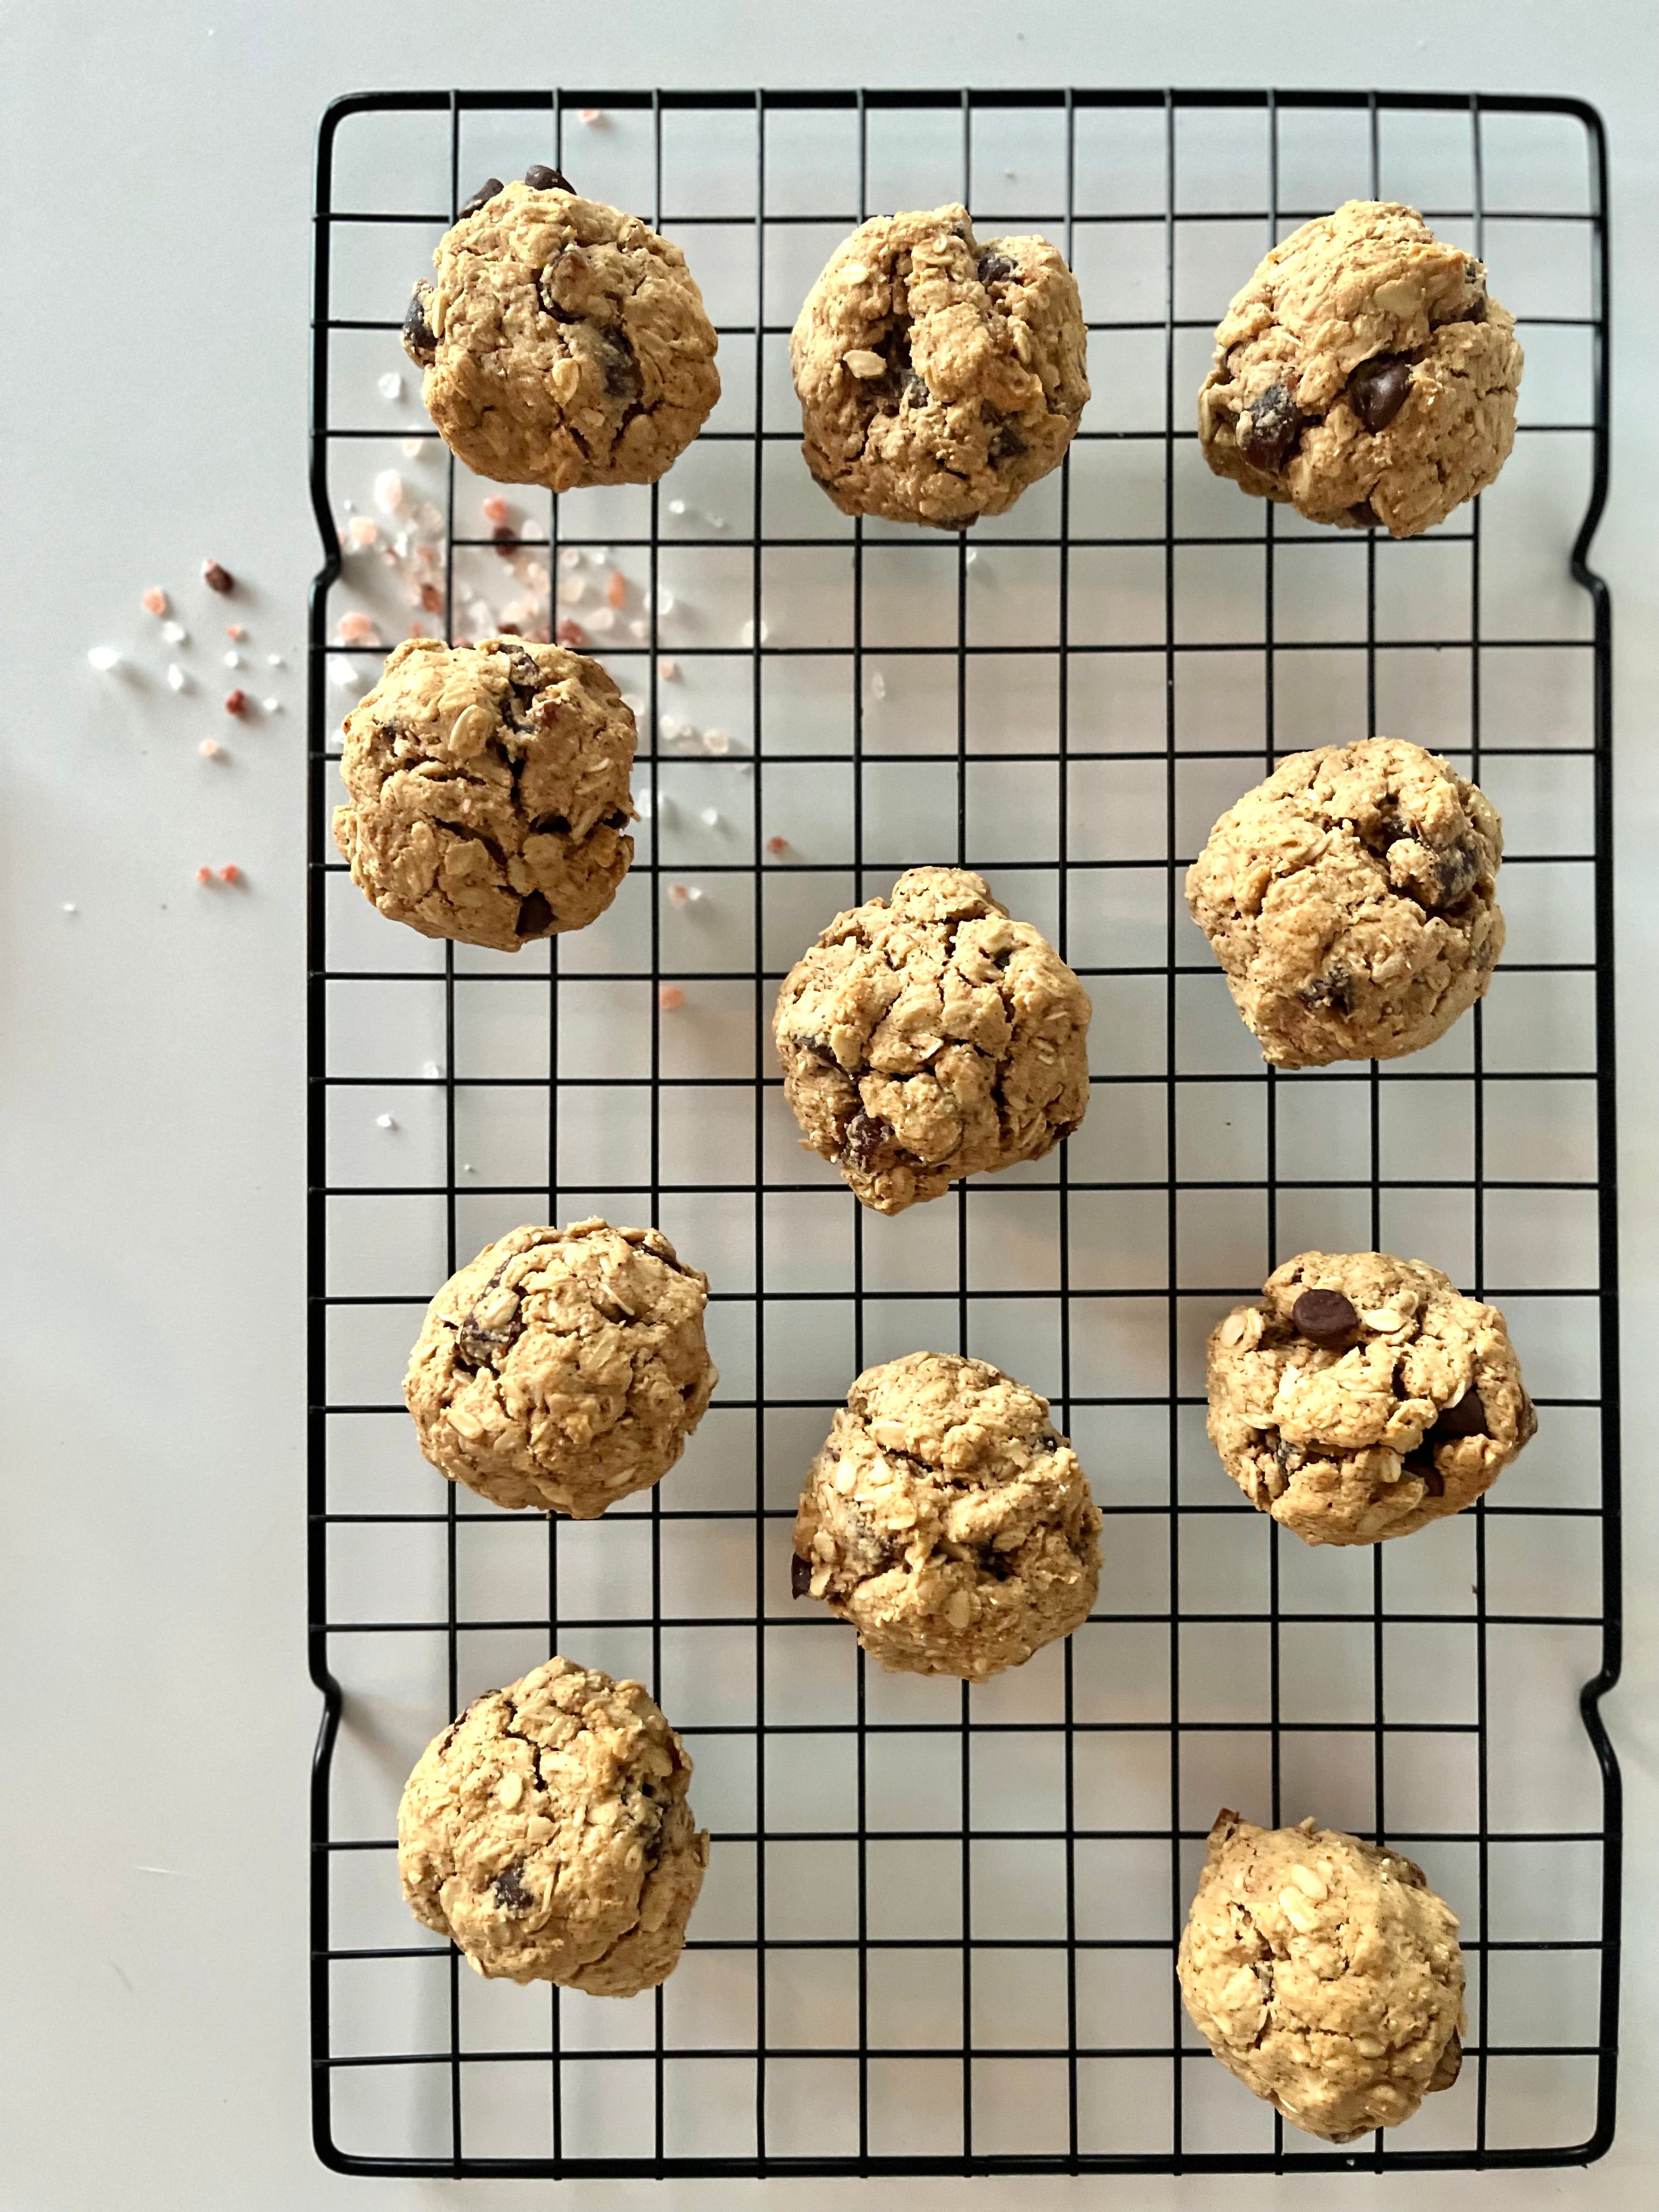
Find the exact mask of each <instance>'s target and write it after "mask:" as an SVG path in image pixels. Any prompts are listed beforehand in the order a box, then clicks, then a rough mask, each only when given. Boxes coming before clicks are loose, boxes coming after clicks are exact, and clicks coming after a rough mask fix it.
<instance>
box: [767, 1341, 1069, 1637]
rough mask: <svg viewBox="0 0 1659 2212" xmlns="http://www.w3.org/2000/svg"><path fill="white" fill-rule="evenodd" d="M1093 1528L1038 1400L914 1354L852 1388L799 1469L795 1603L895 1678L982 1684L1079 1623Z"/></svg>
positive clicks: (980, 1367)
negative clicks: (836, 1618)
mask: <svg viewBox="0 0 1659 2212" xmlns="http://www.w3.org/2000/svg"><path fill="white" fill-rule="evenodd" d="M1100 1525H1101V1524H1100V1514H1099V1511H1098V1510H1097V1507H1096V1505H1095V1503H1094V1500H1093V1499H1092V1498H1091V1497H1090V1495H1089V1485H1088V1482H1087V1480H1085V1476H1084V1473H1083V1470H1082V1468H1080V1467H1079V1465H1078V1462H1077V1455H1076V1454H1075V1453H1074V1452H1073V1449H1072V1447H1071V1445H1070V1444H1069V1443H1067V1442H1066V1438H1065V1437H1062V1436H1060V1435H1058V1434H1057V1433H1056V1431H1055V1429H1054V1423H1053V1422H1052V1421H1051V1420H1050V1419H1049V1418H1048V1400H1047V1399H1046V1398H1039V1397H1038V1395H1037V1394H1036V1391H1035V1390H1028V1389H1026V1388H1025V1386H1024V1383H1016V1382H1015V1381H1014V1380H1013V1379H1012V1376H1007V1375H1004V1374H1003V1373H1002V1372H1001V1371H1000V1370H999V1369H997V1368H995V1367H992V1366H988V1365H987V1364H986V1362H985V1361H984V1360H982V1359H961V1358H957V1357H956V1356H955V1355H954V1354H953V1353H951V1352H909V1353H908V1354H907V1355H906V1357H905V1358H902V1359H892V1360H889V1361H888V1362H887V1364H886V1365H885V1366H882V1367H872V1368H869V1369H867V1370H866V1371H865V1373H864V1374H862V1375H860V1376H859V1379H858V1381H857V1382H856V1383H854V1385H853V1387H852V1389H850V1390H849V1391H848V1394H847V1403H846V1405H845V1406H844V1407H842V1409H841V1410H840V1411H839V1412H838V1413H836V1418H835V1421H834V1424H833V1425H832V1426H831V1428H830V1431H829V1437H828V1438H827V1439H826V1440H825V1443H824V1445H823V1449H822V1451H820V1452H819V1454H818V1455H817V1458H816V1459H815V1460H814V1461H813V1462H812V1465H811V1468H810V1469H809V1470H808V1472H807V1476H806V1484H805V1489H804V1490H803V1491H802V1492H801V1501H800V1510H799V1513H798V1514H797V1516H796V1517H795V1553H794V1560H793V1567H792V1575H793V1589H794V1594H795V1595H796V1596H797V1597H807V1596H811V1597H820V1598H823V1599H824V1600H825V1601H826V1602H827V1603H828V1604H829V1608H830V1610H831V1612H832V1613H838V1614H840V1616H841V1617H842V1620H850V1621H851V1622H852V1624H853V1626H854V1628H855V1629H856V1630H857V1631H858V1638H859V1642H860V1644H862V1645H863V1646H864V1648H865V1650H866V1651H867V1652H868V1653H869V1654H870V1656H872V1658H874V1659H878V1660H879V1661H880V1662H881V1663H882V1665H883V1666H884V1667H886V1668H890V1669H891V1670H892V1671H893V1672H895V1673H899V1674H956V1675H959V1676H960V1677H962V1678H963V1680H968V1681H982V1680H984V1679H985V1677H986V1676H987V1675H990V1674H1000V1673H1001V1672H1002V1670H1003V1668H1005V1667H1018V1666H1021V1665H1023V1664H1024V1662H1025V1661H1026V1660H1027V1659H1029V1658H1030V1656H1031V1654H1032V1653H1033V1652H1034V1651H1036V1650H1041V1648H1042V1645H1043V1644H1052V1643H1053V1642H1054V1638H1056V1637H1060V1636H1069V1635H1070V1634H1071V1632H1072V1631H1073V1629H1074V1628H1076V1627H1077V1626H1079V1623H1080V1622H1082V1621H1084V1620H1087V1618H1088V1615H1089V1608H1090V1607H1091V1605H1093V1603H1094V1601H1095V1591H1096V1589H1097V1586H1098V1584H1099V1581H1100Z"/></svg>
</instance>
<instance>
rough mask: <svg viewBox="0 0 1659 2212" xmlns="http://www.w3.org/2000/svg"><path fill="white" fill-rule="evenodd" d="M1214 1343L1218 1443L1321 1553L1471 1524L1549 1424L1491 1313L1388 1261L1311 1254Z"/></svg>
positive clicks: (1258, 1500) (1435, 1279)
mask: <svg viewBox="0 0 1659 2212" xmlns="http://www.w3.org/2000/svg"><path fill="white" fill-rule="evenodd" d="M1261 1297H1262V1303H1261V1304H1260V1305H1245V1306H1235V1307H1234V1309H1233V1310H1232V1312H1231V1313H1230V1314H1229V1315H1228V1316H1226V1318H1225V1321H1223V1322H1221V1323H1220V1324H1219V1326H1218V1328H1215V1329H1214V1330H1213V1331H1212V1334H1211V1337H1210V1348H1209V1395H1210V1416H1209V1430H1210V1441H1211V1443H1213V1444H1214V1446H1215V1448H1216V1449H1217V1451H1218V1452H1219V1453H1220V1455H1221V1461H1222V1464H1223V1466H1224V1467H1225V1468H1226V1470H1227V1472H1228V1474H1230V1475H1231V1477H1232V1479H1233V1480H1234V1481H1235V1482H1236V1483H1237V1485H1238V1486H1239V1488H1240V1489H1241V1490H1242V1491H1243V1492H1244V1495H1245V1496H1246V1497H1247V1498H1249V1500H1250V1503H1251V1504H1253V1505H1254V1506H1255V1508H1256V1510H1258V1512H1263V1513H1271V1514H1272V1515H1273V1518H1274V1520H1275V1521H1280V1522H1283V1523H1284V1525H1285V1528H1291V1529H1293V1530H1294V1531H1295V1532H1296V1534H1297V1535H1298V1536H1300V1537H1302V1538H1304V1540H1305V1541H1307V1542H1308V1543H1310V1544H1375V1543H1377V1542H1380V1541H1381V1540H1382V1539H1383V1537H1385V1536H1407V1535H1409V1534H1411V1532H1412V1530H1413V1528H1422V1527H1423V1525H1424V1523H1425V1522H1429V1521H1438V1520H1440V1519H1442V1518H1443V1516H1445V1515H1446V1514H1448V1513H1461V1512H1462V1510H1463V1508H1464V1507H1465V1506H1466V1505H1472V1504H1474V1500H1475V1499H1476V1498H1479V1497H1480V1493H1481V1492H1482V1491H1483V1490H1486V1489H1488V1488H1489V1487H1490V1486H1491V1485H1492V1483H1494V1482H1495V1481H1496V1480H1498V1476H1499V1475H1500V1474H1502V1473H1503V1471H1504V1468H1506V1467H1507V1466H1508V1465H1509V1463H1510V1461H1511V1460H1512V1459H1513V1458H1515V1456H1516V1454H1517V1453H1518V1452H1519V1451H1520V1450H1521V1449H1522V1446H1523V1445H1524V1444H1526V1443H1528V1442H1529V1441H1530V1439H1531V1437H1532V1436H1533V1435H1534V1431H1536V1429H1537V1426H1538V1421H1537V1416H1536V1415H1535V1414H1534V1412H1533V1408H1532V1401H1531V1400H1530V1399H1529V1398H1528V1395H1527V1393H1526V1390H1525V1389H1524V1388H1523V1387H1522V1381H1521V1363H1520V1361H1519V1360H1518V1359H1517V1358H1516V1354H1515V1347H1514V1346H1513V1345H1512V1344H1511V1343H1510V1336H1509V1331H1508V1329H1507V1328H1505V1327H1504V1316H1503V1315H1502V1314H1501V1313H1499V1312H1498V1309H1497V1307H1496V1306H1489V1305H1483V1304H1481V1302H1480V1299H1478V1298H1466V1297H1464V1296H1463V1295H1462V1291H1459V1290H1457V1289H1456V1288H1455V1285H1453V1284H1452V1282H1451V1280H1450V1279H1449V1277H1447V1276H1445V1275H1443V1274H1442V1273H1441V1272H1440V1270H1439V1268H1438V1267H1429V1266H1428V1265H1426V1263H1425V1261H1421V1260H1396V1259H1395V1258H1393V1257H1392V1256H1391V1255H1389V1253H1387V1252H1304V1253H1303V1254H1302V1255H1300V1257H1299V1258H1297V1259H1295V1260H1287V1261H1285V1264H1284V1266H1283V1267H1277V1268H1275V1269H1274V1271H1273V1273H1272V1274H1271V1275H1269V1276H1268V1278H1267V1282H1266V1283H1265V1284H1264V1285H1262V1291H1261Z"/></svg>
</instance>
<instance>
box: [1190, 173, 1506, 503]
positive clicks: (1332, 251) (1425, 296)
mask: <svg viewBox="0 0 1659 2212" xmlns="http://www.w3.org/2000/svg"><path fill="white" fill-rule="evenodd" d="M1521 367H1522V354H1521V348H1520V346H1519V345H1518V344H1517V343H1516V336H1515V318H1514V316H1513V315H1511V314H1510V313H1509V312H1508V311H1507V310H1506V309H1505V308H1503V307H1499V306H1498V302H1497V301H1496V300H1494V299H1493V298H1492V295H1491V294H1490V293H1489V292H1488V291H1487V289H1486V269H1485V267H1484V266H1483V264H1481V263H1480V262H1479V261H1477V260H1476V259H1475V258H1474V255H1473V254H1470V253H1465V252H1463V250H1462V247H1461V246H1448V245H1445V244H1444V243H1443V241H1442V240H1439V239H1437V237H1436V236H1435V234H1434V233H1433V232H1432V231H1431V229H1430V228H1429V227H1428V225H1427V224H1426V223H1425V222H1424V220H1423V218H1422V216H1420V215H1419V213H1418V212H1417V210H1416V209H1415V208H1408V207H1401V206H1400V205H1398V204H1396V203H1395V202H1394V201H1392V200H1349V201H1348V202H1347V203H1346V205H1344V206H1342V207H1340V208H1338V209H1337V210H1336V212H1335V213H1334V215H1327V216H1320V217H1319V218H1318V220H1317V221H1316V222H1305V223H1304V224H1303V226H1302V228H1301V229H1300V230H1297V231H1294V232H1292V233H1291V236H1290V237H1289V238H1287V239H1285V240H1284V241H1283V243H1282V244H1280V245H1279V246H1274V248H1273V251H1272V252H1271V253H1269V254H1268V256H1267V259H1266V260H1265V261H1263V262H1262V264H1261V267H1260V268H1259V269H1258V270H1256V272H1255V276H1252V277H1251V279H1250V281H1249V283H1248V284H1247V285H1246V286H1245V287H1244V289H1243V291H1242V292H1241V293H1240V294H1239V295H1238V296H1237V299H1236V300H1235V301H1233V303H1232V305H1231V307H1229V308H1228V310H1227V312H1226V313H1225V315H1224V316H1223V318H1222V319H1221V323H1220V325H1219V326H1218V329H1217V331H1216V334H1215V366H1214V368H1212V370H1211V371H1210V374H1209V375H1208V377H1207V378H1206V380H1205V384H1204V388H1203V390H1202V391H1201V392H1200V393H1199V397H1198V435H1199V440H1200V444H1201V445H1202V447H1203V449H1204V458H1205V459H1206V461H1208V463H1209V465H1210V466H1211V467H1212V469H1213V470H1214V471H1215V472H1216V474H1217V475H1218V476H1223V477H1231V478H1232V479H1233V481H1234V482H1235V483H1239V484H1242V485H1243V488H1244V489H1245V490H1246V491H1248V492H1252V493H1254V494H1255V496H1256V497H1257V498H1258V499H1274V500H1281V501H1288V502H1289V503H1290V504H1291V506H1292V507H1295V508H1296V510H1297V513H1298V514H1305V515H1306V516H1307V518H1308V520H1310V522H1332V523H1334V524H1336V526H1338V528H1339V529H1345V530H1370V529H1376V528H1381V529H1383V530H1386V531H1388V532H1389V533H1390V535H1391V536H1393V537H1395V538H1415V537H1416V536H1417V535H1418V533H1419V531H1424V530H1429V529H1431V528H1432V527H1433V526H1434V525H1435V524H1436V523H1437V522H1443V521H1444V520H1445V519H1446V517H1447V516H1448V515H1449V513H1451V511H1452V509H1453V508H1454V507H1461V506H1462V502H1463V501H1465V500H1466V499H1473V498H1474V495H1475V494H1476V493H1477V492H1479V491H1484V490H1485V489H1486V486H1487V485H1488V484H1489V483H1492V480H1493V478H1494V477H1496V476H1497V474H1498V471H1499V469H1501V468H1502V467H1503V465H1504V462H1505V461H1506V460H1507V459H1509V453H1510V447H1511V446H1512V445H1513V444H1514V443H1515V401H1516V392H1518V391H1519V390H1520V386H1521Z"/></svg>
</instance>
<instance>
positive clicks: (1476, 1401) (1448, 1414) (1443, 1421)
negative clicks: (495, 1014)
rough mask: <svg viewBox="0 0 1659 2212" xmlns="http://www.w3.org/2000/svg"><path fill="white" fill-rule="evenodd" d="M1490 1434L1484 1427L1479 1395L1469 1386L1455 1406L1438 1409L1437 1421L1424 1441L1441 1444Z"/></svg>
mask: <svg viewBox="0 0 1659 2212" xmlns="http://www.w3.org/2000/svg"><path fill="white" fill-rule="evenodd" d="M1491 1434H1492V1431H1491V1430H1490V1429H1489V1428H1488V1427H1487V1426H1486V1407H1485V1405H1484V1404H1483V1403H1482V1401H1481V1397H1480V1392H1479V1390H1477V1389H1474V1386H1473V1385H1471V1386H1470V1388H1469V1389H1467V1390H1466V1391H1465V1392H1464V1393H1463V1395H1462V1397H1461V1398H1460V1399H1459V1400H1458V1401H1457V1402H1456V1404H1455V1406H1443V1407H1441V1408H1440V1416H1439V1419H1437V1421H1436V1422H1435V1425H1434V1426H1433V1427H1432V1428H1431V1430H1430V1431H1429V1433H1428V1437H1427V1438H1426V1439H1425V1441H1426V1442H1428V1443H1436V1444H1443V1443H1450V1442H1451V1440H1452V1438H1453V1437H1489V1436H1490V1435H1491Z"/></svg>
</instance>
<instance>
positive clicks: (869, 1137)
mask: <svg viewBox="0 0 1659 2212" xmlns="http://www.w3.org/2000/svg"><path fill="white" fill-rule="evenodd" d="M892 1133H893V1125H892V1123H891V1122H890V1121H883V1120H882V1119H881V1117H880V1115H877V1114H866V1113H863V1112H860V1113H857V1114H854V1116H853V1118H852V1120H851V1121H849V1122H848V1124H847V1135H846V1137H845V1139H843V1141H842V1158H844V1159H845V1160H847V1161H848V1163H849V1164H850V1165H852V1166H853V1167H855V1168H856V1169H857V1170H859V1172H860V1175H868V1174H869V1172H870V1170H871V1167H872V1164H874V1162H875V1159H876V1157H877V1155H878V1153H879V1152H883V1151H884V1149H885V1148H886V1146H887V1144H888V1141H889V1139H890V1138H891V1136H892Z"/></svg>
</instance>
